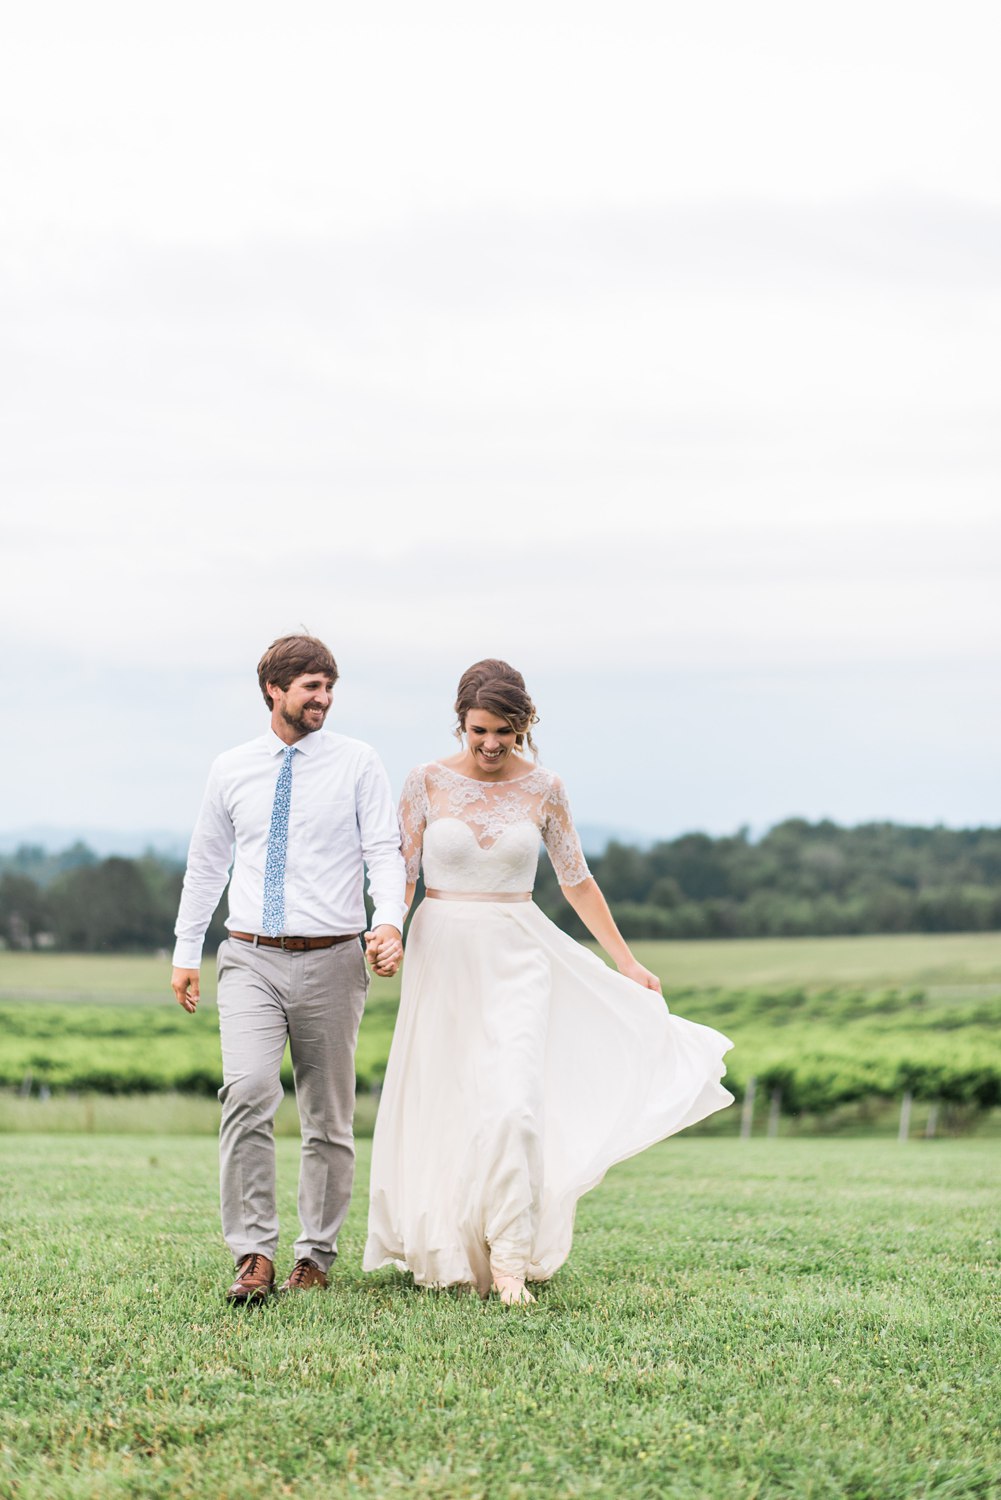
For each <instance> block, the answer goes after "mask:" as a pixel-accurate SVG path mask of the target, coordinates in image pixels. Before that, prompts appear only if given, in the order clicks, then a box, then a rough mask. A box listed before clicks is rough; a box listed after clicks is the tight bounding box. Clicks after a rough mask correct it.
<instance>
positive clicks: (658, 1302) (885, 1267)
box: [0, 1137, 1001, 1500]
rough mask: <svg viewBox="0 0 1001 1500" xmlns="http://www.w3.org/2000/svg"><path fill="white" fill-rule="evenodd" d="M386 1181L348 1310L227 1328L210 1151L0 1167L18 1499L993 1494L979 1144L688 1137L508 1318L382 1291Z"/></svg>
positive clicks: (345, 1281) (286, 1193) (1, 1446)
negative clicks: (379, 1238)
mask: <svg viewBox="0 0 1001 1500" xmlns="http://www.w3.org/2000/svg"><path fill="white" fill-rule="evenodd" d="M296 1154H297V1153H296V1149H295V1146H294V1143H292V1142H290V1141H280V1142H279V1145H278V1155H279V1174H280V1179H279V1180H280V1183H281V1197H282V1212H283V1222H284V1224H285V1226H286V1228H287V1232H286V1235H285V1239H284V1243H283V1249H282V1256H281V1265H280V1268H279V1269H284V1267H285V1265H286V1264H287V1261H288V1255H289V1248H290V1240H291V1236H292V1233H293V1228H294V1192H295V1182H294V1174H295V1164H296ZM366 1164H367V1148H366V1147H364V1146H363V1147H362V1149H361V1151H360V1163H359V1165H360V1173H359V1179H360V1180H359V1182H358V1185H357V1189H356V1195H355V1203H354V1206H353V1208H352V1212H351V1215H350V1217H349V1220H348V1224H347V1226H346V1228H345V1231H344V1235H343V1239H342V1256H341V1260H340V1261H339V1263H338V1265H337V1268H336V1270H335V1274H334V1284H333V1289H332V1290H331V1291H330V1292H329V1293H328V1294H326V1295H325V1296H324V1295H313V1296H309V1297H304V1298H300V1299H297V1300H294V1301H288V1302H284V1303H281V1304H278V1305H272V1306H268V1307H266V1308H264V1309H263V1310H261V1311H260V1312H257V1313H253V1312H250V1313H233V1312H230V1311H229V1310H227V1309H226V1308H225V1307H224V1305H223V1303H222V1300H221V1290H222V1288H223V1286H224V1285H225V1282H226V1280H227V1277H228V1272H229V1264H228V1261H227V1259H226V1257H225V1254H224V1252H223V1251H222V1250H221V1249H220V1247H219V1245H218V1242H217V1228H216V1191H215V1178H216V1154H215V1148H214V1145H213V1143H212V1142H210V1141H201V1140H178V1139H176V1138H174V1139H165V1140H162V1141H150V1140H137V1139H126V1138H118V1139H114V1138H103V1139H102V1138H96V1137H86V1138H78V1139H72V1140H66V1139H64V1140H62V1141H60V1142H59V1145H58V1148H55V1147H54V1144H53V1138H51V1137H39V1138H36V1139H30V1138H23V1137H22V1138H16V1137H8V1138H6V1139H4V1140H0V1166H2V1175H0V1181H2V1183H3V1187H2V1195H3V1202H2V1238H3V1246H2V1248H3V1261H2V1264H3V1283H2V1291H0V1319H2V1339H0V1349H2V1351H3V1352H2V1355H0V1359H2V1371H0V1494H3V1495H4V1496H9V1497H12V1500H41V1497H45V1500H63V1497H65V1500H85V1497H88V1500H89V1497H95V1500H96V1497H100V1500H105V1497H116V1496H129V1497H133V1496H150V1497H161V1496H162V1497H168V1496H169V1497H182V1500H183V1497H196V1496H197V1497H198V1500H202V1497H205V1496H211V1497H220V1500H243V1497H272V1496H282V1495H290V1496H301V1497H307V1496H308V1497H310V1500H314V1497H317V1496H323V1497H333V1500H339V1497H342V1496H359V1495H370V1496H374V1497H375V1496H377V1497H383V1496H386V1497H389V1496H397V1495H414V1496H416V1495H427V1496H435V1497H441V1500H473V1497H483V1500H536V1497H547V1500H548V1497H550V1496H554V1497H573V1496H587V1497H595V1496H602V1497H605V1496H607V1497H616V1500H617V1497H623V1500H737V1497H740V1500H749V1497H757V1500H770V1497H789V1500H842V1497H853V1500H923V1497H928V1500H930V1497H937V1500H965V1497H971V1500H972V1497H978V1500H991V1497H997V1496H999V1495H1001V1477H999V1476H1001V1428H999V1424H998V1422H997V1412H998V1410H999V1409H1001V1388H999V1387H1001V1337H999V1331H998V1328H999V1325H998V1317H997V1314H998V1312H999V1305H998V1287H999V1275H998V1273H999V1270H1001V1265H999V1237H998V1221H997V1154H996V1148H994V1147H992V1146H990V1145H988V1144H987V1143H979V1142H974V1143H950V1144H948V1145H937V1144H930V1145H927V1146H915V1147H913V1148H908V1149H906V1150H902V1149H899V1148H897V1147H896V1146H895V1145H892V1146H891V1145H887V1144H885V1143H877V1142H864V1143H858V1142H853V1143H851V1144H848V1143H844V1142H822V1143H820V1142H810V1143H799V1142H778V1143H776V1142H761V1143H760V1144H759V1143H756V1142H751V1143H743V1144H741V1143H739V1142H719V1141H706V1140H691V1139H684V1138H682V1139H680V1140H677V1141H674V1142H669V1143H667V1144H666V1145H664V1146H661V1147H656V1148H654V1149H653V1150H652V1151H650V1152H647V1153H646V1154H645V1155H643V1156H641V1157H638V1158H636V1159H634V1160H633V1161H631V1162H629V1163H626V1164H625V1165H624V1166H622V1167H619V1168H617V1169H615V1171H614V1172H612V1173H611V1174H610V1176H609V1178H608V1179H607V1181H606V1182H605V1184H604V1185H603V1186H602V1187H601V1188H600V1189H599V1190H597V1191H596V1192H595V1193H593V1194H591V1195H590V1196H589V1197H588V1198H586V1199H585V1200H584V1201H583V1203H582V1205H581V1208H580V1212H579V1215H578V1227H577V1236H576V1244H575V1249H574V1254H573V1256H572V1258H571V1261H570V1263H569V1264H568V1266H566V1267H565V1268H564V1270H563V1271H561V1272H560V1274H559V1275H558V1277H557V1278H556V1279H555V1280H554V1281H553V1282H552V1283H551V1284H550V1285H549V1286H548V1287H546V1288H543V1289H542V1291H541V1295H540V1300H539V1303H538V1305H537V1306H535V1307H532V1308H528V1309H516V1310H506V1309H504V1308H502V1307H500V1306H499V1305H498V1304H496V1303H494V1302H491V1303H488V1304H486V1305H484V1304H481V1303H480V1302H479V1301H478V1299H476V1298H475V1297H465V1298H462V1297H456V1296H454V1295H452V1294H434V1293H420V1292H416V1291H414V1290H413V1289H412V1288H411V1287H410V1285H409V1284H408V1282H407V1280H406V1278H404V1277H402V1276H400V1275H398V1274H397V1273H395V1272H380V1273H378V1274H377V1275H375V1276H367V1277H366V1276H363V1275H362V1274H361V1272H360V1253H361V1245H362V1239H363V1234H364V1201H365V1192H364V1179H365V1173H366Z"/></svg>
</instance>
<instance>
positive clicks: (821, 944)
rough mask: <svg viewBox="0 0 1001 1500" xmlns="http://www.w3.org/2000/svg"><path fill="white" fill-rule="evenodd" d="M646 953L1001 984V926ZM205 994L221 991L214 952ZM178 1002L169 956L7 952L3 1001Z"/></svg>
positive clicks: (762, 966) (999, 990) (704, 970)
mask: <svg viewBox="0 0 1001 1500" xmlns="http://www.w3.org/2000/svg"><path fill="white" fill-rule="evenodd" d="M635 947H636V953H637V956H638V957H639V958H640V959H641V961H642V962H643V963H645V964H647V965H648V967H650V968H652V969H653V970H654V971H655V972H656V973H658V974H659V975H660V976H661V978H662V980H663V982H664V985H665V988H666V989H672V988H674V989H688V988H694V989H710V988H713V987H716V986H718V987H720V988H722V989H743V988H752V987H755V986H770V987H778V988H781V987H783V986H787V985H805V986H808V987H809V986H816V987H819V988H828V987H830V986H840V985H857V986H860V987H863V988H866V989H876V988H880V987H885V986H891V985H892V986H898V987H901V988H906V987H910V986H914V987H920V988H924V989H928V988H931V989H935V988H944V989H947V990H950V991H952V990H956V989H957V988H958V989H960V990H963V989H968V988H972V989H975V990H976V991H977V992H982V993H995V994H1001V932H974V933H942V934H939V935H932V936H929V935H926V934H919V933H905V934H901V935H890V936H875V937H831V938H757V939H740V940H737V941H733V942H677V943H637V944H636V945H635ZM202 978H203V983H204V994H205V998H206V1001H207V1002H209V1003H211V1001H212V1000H213V999H214V996H215V970H214V965H213V963H212V962H211V961H210V960H207V961H206V963H205V966H204V968H203V971H202ZM398 997H399V980H398V979H396V980H376V981H374V983H373V986H372V998H373V999H396V998H398ZM24 999H35V1000H60V1001H63V1000H65V1001H70V1000H74V1001H86V1002H89V1003H91V1004H100V1005H113V1004H130V1005H134V1004H137V1003H140V1002H143V1001H148V1002H152V1003H161V1002H164V1001H168V1002H169V1003H171V1004H173V996H172V995H171V993H170V964H169V960H168V959H167V958H165V957H164V958H156V957H152V956H138V957H134V956H130V955H126V954H114V955H104V954H99V953H85V954H74V953H10V952H8V953H0V1001H2V1000H24Z"/></svg>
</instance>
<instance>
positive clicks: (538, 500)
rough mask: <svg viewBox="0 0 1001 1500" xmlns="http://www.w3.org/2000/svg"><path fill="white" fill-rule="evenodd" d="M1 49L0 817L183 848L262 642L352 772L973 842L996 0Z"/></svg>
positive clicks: (125, 25) (994, 645)
mask: <svg viewBox="0 0 1001 1500" xmlns="http://www.w3.org/2000/svg"><path fill="white" fill-rule="evenodd" d="M7 31H8V37H7V40H6V42H5V47H4V51H3V55H2V58H0V135H2V139H3V141H4V149H3V151H2V153H0V215H2V219H3V224H2V228H3V233H2V235H0V324H2V327H3V330H4V333H3V338H2V340H0V398H2V399H0V426H2V430H0V449H2V451H0V484H2V521H0V545H2V558H3V575H2V576H3V588H2V590H0V679H2V689H3V701H4V703H5V705H6V709H7V715H6V732H5V734H4V735H3V737H2V744H3V750H2V755H3V763H2V766H0V774H2V784H3V786H4V787H5V788H6V791H5V793H4V797H3V801H2V802H0V833H2V832H3V831H5V830H10V829H18V828H25V827H39V826H42V825H49V826H55V825H58V826H60V827H63V826H66V827H71V826H80V827H102V828H110V829H121V830H123V831H124V830H134V829H136V828H141V829H147V828H148V829H157V830H169V831H173V832H175V833H177V834H180V835H181V836H182V837H183V835H185V834H186V833H187V831H188V830H189V829H190V827H191V824H192V822H193V819H194V816H195V813H196V811H197V806H198V802H199V799H200V795H201V789H202V785H203V783H204V778H205V772H206V769H207V767H208V764H209V762H210V761H211V759H212V758H213V756H214V755H215V754H217V753H218V752H219V751H220V750H222V749H224V748H226V747H227V746H229V745H231V744H234V743H238V742H240V741H241V740H244V739H247V738H250V737H251V736H252V735H254V734H256V733H259V732H261V731H262V730H263V729H264V728H265V727H266V711H265V709H264V705H263V703H262V702H261V700H260V697H259V695H258V691H257V684H256V671H255V668H256V662H257V660H258V657H259V656H260V654H261V652H262V651H263V649H264V648H265V647H266V646H267V644H268V643H269V642H270V641H271V640H272V639H274V638H275V637H276V636H278V635H280V634H283V633H286V632H288V631H294V630H298V629H300V628H303V627H305V628H306V629H308V630H309V631H311V632H313V633H315V634H317V635H319V636H321V637H322V638H323V639H324V640H326V641H327V642H328V643H329V645H330V646H331V648H332V649H333V651H334V654H335V656H336V657H337V659H338V663H339V665H340V669H341V681H340V683H339V684H338V687H337V691H336V696H335V704H334V708H333V710H332V714H331V720H330V723H331V726H332V727H334V728H337V729H339V730H341V731H342V732H345V733H348V734H353V735H356V736H358V737H360V738H362V739H365V740H368V741H370V742H371V743H373V744H374V745H375V746H376V748H377V749H378V750H379V751H380V753H381V754H382V756H383V759H384V761H385V763H386V766H387V768H388V770H389V773H390V776H391V778H392V780H393V782H394V785H395V786H396V787H399V785H400V784H401V783H402V779H403V776H404V774H405V773H406V771H407V769H408V768H409V767H410V766H411V765H413V764H415V763H417V762H419V761H423V760H427V759H432V758H435V757H437V756H440V755H444V754H447V753H449V752H450V751H451V750H452V749H454V748H456V747H455V742H454V741H453V740H452V739H451V730H452V723H453V719H452V714H451V704H452V702H453V699H454V692H455V685H456V682H457V680H458V677H459V675H460V673H461V672H462V671H463V670H464V668H465V667H466V666H468V665H469V664H470V663H471V662H472V661H475V660H477V659H478V658H480V657H482V656H486V655H491V656H501V657H504V658H506V659H507V660H509V661H511V662H513V663H514V664H515V665H516V666H517V667H519V669H520V670H521V671H522V672H523V673H524V674H525V677H526V679H527V681H528V686H529V689H530V691H531V692H532V694H533V696H534V698H535V701H536V703H537V705H538V708H539V712H540V715H541V723H540V725H539V729H538V736H537V737H538V741H539V745H540V750H541V754H542V759H543V761H544V763H545V764H547V765H550V766H552V767H553V768H554V769H556V770H558V771H559V772H560V774H561V775H562V776H563V777H564V779H565V781H566V782H567V785H568V788H569V790H570V794H571V799H572V802H573V804H574V806H575V809H576V812H577V816H578V818H579V819H580V820H581V821H582V822H586V823H589V824H601V825H604V826H608V827H612V828H616V829H620V830H623V831H627V832H629V833H632V834H635V835H636V836H637V837H645V838H655V837H658V836H669V835H673V834H676V833H679V832H682V831H684V830H687V829H692V828H703V829H707V830H709V831H711V832H727V831H731V830H733V829H736V828H738V827H740V826H744V825H746V826H749V827H751V828H752V829H753V830H755V831H761V830H763V829H764V828H766V827H767V826H769V825H771V824H772V823H774V822H776V821H778V820H780V819H781V818H784V817H788V816H803V817H809V818H820V817H833V818H836V819H837V820H839V821H841V822H845V823H854V822H859V821H864V820H870V819H876V818H892V819H895V820H899V821H906V822H914V823H934V822H940V821H941V822H946V823H950V824H956V825H965V824H981V823H994V824H997V823H998V822H999V821H1001V811H999V796H998V775H997V769H996V768H997V765H998V763H999V758H1001V702H999V695H998V692H997V685H998V681H999V667H1001V604H999V602H998V601H999V599H1001V588H999V582H1001V580H999V576H998V575H999V572H1001V565H999V559H1001V501H999V479H1001V427H999V422H998V405H999V396H1001V361H999V357H998V349H999V332H1001V95H999V91H998V89H997V87H996V76H995V74H996V58H997V55H998V44H999V42H1001V20H999V17H998V13H997V9H996V7H995V6H992V5H988V4H971V3H964V0H958V3H955V4H953V5H952V6H951V7H949V9H948V11H946V10H945V8H943V7H941V6H939V5H934V6H933V5H922V4H920V3H909V4H904V3H898V0H866V3H865V4H858V3H853V0H848V3H844V4H841V5H839V6H838V7H836V8H832V7H826V8H825V7H814V6H803V5H802V4H799V3H790V4H785V3H777V0H762V3H759V4H756V5H755V6H747V5H746V4H741V3H722V0H721V3H712V0H710V3H707V4H704V5H699V6H696V5H692V4H687V5H679V4H674V3H670V0H667V3H665V0H661V3H657V4H645V3H636V0H617V3H616V4H615V5H612V4H610V3H606V4H589V3H586V0H584V3H580V0H578V3H574V4H563V3H547V0H535V3H533V4H531V5H526V4H520V3H513V4H508V5H507V6H505V7H496V6H495V7H489V8H488V7H485V6H477V5H470V4H468V0H467V3H462V4H452V3H440V0H428V3H425V4H423V5H421V6H420V7H415V6H412V5H405V4H402V3H401V4H390V3H378V0H376V3H374V4H372V5H368V6H365V7H360V6H351V7H349V6H346V5H343V4H332V3H330V0H325V3H323V4H314V3H303V4H292V5H290V6H286V7H283V8H280V9H279V8H278V7H275V6H272V5H267V6H265V5H261V4H254V3H250V4H247V3H241V4H240V5H239V6H237V5H236V4H230V3H228V0H199V3H198V4H197V5H195V4H192V3H187V0H180V3H175V4H173V5H171V6H170V7H169V8H167V7H156V8H153V7H146V6H136V5H135V4H134V3H112V0H93V3H92V4H90V5H88V6H87V7H80V6H78V5H71V4H68V3H59V0H38V3H36V4H33V5H32V6H30V7H21V8H20V13H19V14H17V15H15V16H14V17H13V18H12V20H11V21H10V22H9V24H8V27H7Z"/></svg>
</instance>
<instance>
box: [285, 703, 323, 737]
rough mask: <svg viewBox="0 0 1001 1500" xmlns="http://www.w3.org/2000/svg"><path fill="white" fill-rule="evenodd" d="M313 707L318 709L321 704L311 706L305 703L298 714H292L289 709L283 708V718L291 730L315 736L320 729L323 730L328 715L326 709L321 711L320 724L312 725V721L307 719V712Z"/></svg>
mask: <svg viewBox="0 0 1001 1500" xmlns="http://www.w3.org/2000/svg"><path fill="white" fill-rule="evenodd" d="M311 706H312V707H316V708H318V707H319V704H313V705H310V704H308V703H304V704H303V706H302V708H301V709H300V710H299V712H298V713H297V714H290V713H289V712H288V710H287V709H284V708H283V709H282V711H281V713H282V718H283V719H284V720H285V723H286V724H287V725H288V726H289V728H290V729H295V730H297V731H298V733H299V734H315V733H316V731H317V730H318V729H322V728H323V724H324V720H325V719H326V717H327V715H326V711H325V710H324V709H320V722H319V724H312V723H310V721H309V720H308V719H307V718H306V711H307V709H308V708H310V707H311Z"/></svg>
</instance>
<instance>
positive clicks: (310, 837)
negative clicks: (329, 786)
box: [303, 797, 359, 853]
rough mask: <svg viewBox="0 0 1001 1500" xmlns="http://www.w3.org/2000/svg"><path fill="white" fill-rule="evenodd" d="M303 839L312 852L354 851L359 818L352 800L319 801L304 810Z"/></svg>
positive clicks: (351, 798)
mask: <svg viewBox="0 0 1001 1500" xmlns="http://www.w3.org/2000/svg"><path fill="white" fill-rule="evenodd" d="M303 818H304V820H305V830H304V831H305V837H306V841H307V843H308V844H309V846H310V848H311V849H315V850H317V851H318V852H321V853H330V852H331V850H336V849H344V848H345V847H346V848H349V849H351V848H355V847H356V846H357V845H358V843H359V838H358V817H357V814H356V813H355V804H354V798H353V797H322V798H320V799H318V800H317V801H316V802H314V803H312V804H311V805H310V807H309V808H308V809H303Z"/></svg>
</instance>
